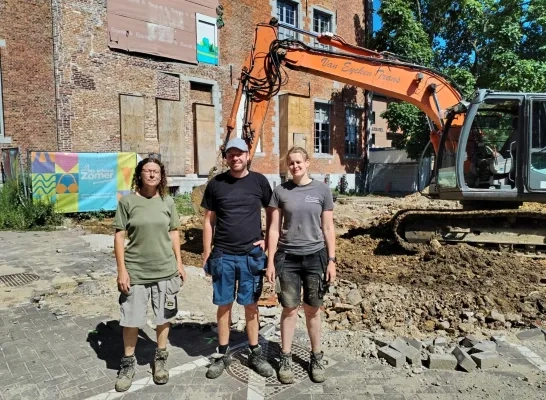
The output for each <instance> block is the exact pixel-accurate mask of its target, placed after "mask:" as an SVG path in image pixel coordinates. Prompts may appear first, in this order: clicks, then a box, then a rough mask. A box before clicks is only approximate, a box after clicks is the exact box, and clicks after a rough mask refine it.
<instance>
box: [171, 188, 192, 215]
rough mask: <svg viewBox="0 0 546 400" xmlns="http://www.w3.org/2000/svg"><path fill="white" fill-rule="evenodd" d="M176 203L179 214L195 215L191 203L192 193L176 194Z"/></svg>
mask: <svg viewBox="0 0 546 400" xmlns="http://www.w3.org/2000/svg"><path fill="white" fill-rule="evenodd" d="M174 204H175V205H176V211H178V214H179V215H184V216H191V215H194V214H195V213H194V211H193V205H192V203H191V194H190V193H184V194H180V195H178V196H174Z"/></svg>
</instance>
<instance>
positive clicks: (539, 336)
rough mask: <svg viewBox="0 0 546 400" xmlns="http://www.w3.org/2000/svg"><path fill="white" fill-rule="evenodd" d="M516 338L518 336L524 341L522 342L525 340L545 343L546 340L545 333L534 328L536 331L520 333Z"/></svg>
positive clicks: (530, 330)
mask: <svg viewBox="0 0 546 400" xmlns="http://www.w3.org/2000/svg"><path fill="white" fill-rule="evenodd" d="M516 336H517V338H518V339H519V340H522V341H523V340H528V341H535V340H539V341H544V338H545V335H544V332H543V331H542V329H540V328H534V329H529V330H527V331H522V332H520V333H518V334H517V335H516Z"/></svg>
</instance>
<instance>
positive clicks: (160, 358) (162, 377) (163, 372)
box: [154, 349, 169, 385]
mask: <svg viewBox="0 0 546 400" xmlns="http://www.w3.org/2000/svg"><path fill="white" fill-rule="evenodd" d="M168 357H169V352H168V351H167V350H162V349H156V351H155V358H154V383H155V384H156V385H164V384H165V383H167V382H169V370H168V369H167V367H166V366H165V364H167V358H168Z"/></svg>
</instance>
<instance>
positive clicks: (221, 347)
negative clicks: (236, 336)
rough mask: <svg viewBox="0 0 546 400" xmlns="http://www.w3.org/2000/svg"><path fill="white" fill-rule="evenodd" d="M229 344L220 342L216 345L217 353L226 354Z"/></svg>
mask: <svg viewBox="0 0 546 400" xmlns="http://www.w3.org/2000/svg"><path fill="white" fill-rule="evenodd" d="M228 347H229V344H220V345H218V353H220V354H226V352H227V349H228Z"/></svg>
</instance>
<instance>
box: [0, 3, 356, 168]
mask: <svg viewBox="0 0 546 400" xmlns="http://www.w3.org/2000/svg"><path fill="white" fill-rule="evenodd" d="M106 1H107V0H102V1H88V0H62V1H61V0H53V1H52V2H50V1H45V0H41V1H33V2H26V1H25V2H22V1H16V0H6V1H4V2H1V3H0V6H2V5H3V7H4V9H3V10H1V11H2V13H1V14H0V22H3V21H10V23H8V24H6V23H2V24H0V38H6V39H7V45H8V48H7V49H2V61H3V66H2V68H3V73H4V82H5V86H6V87H5V91H4V92H5V93H4V98H5V103H6V104H7V105H9V107H10V109H9V111H8V106H6V134H7V135H8V136H9V135H12V136H13V137H14V139H16V140H17V142H18V143H21V144H22V145H23V146H27V147H32V148H43V149H51V150H55V149H57V142H56V139H57V136H56V129H55V105H54V104H55V102H54V95H55V91H54V84H53V74H54V72H53V66H52V60H53V56H52V49H53V48H55V49H56V52H55V54H54V57H55V62H56V80H57V91H58V99H57V113H58V120H57V124H58V134H59V138H58V139H59V140H58V149H59V150H61V151H119V150H120V148H121V147H120V116H119V95H120V93H128V94H138V95H142V96H144V98H145V108H146V115H145V137H146V149H147V150H148V151H150V152H157V151H158V150H159V145H158V138H157V114H156V107H155V101H156V100H155V99H156V98H157V97H160V98H166V99H172V100H176V99H178V98H180V100H181V101H183V102H184V104H185V108H186V113H185V118H186V121H185V126H186V135H185V143H186V146H187V148H186V152H185V154H186V162H185V164H186V173H188V174H189V173H194V160H193V157H194V151H193V149H194V135H193V121H192V110H191V105H192V102H194V101H196V99H193V98H192V94H191V90H190V85H189V83H188V81H187V77H196V78H201V79H205V80H208V81H215V82H217V84H218V87H219V89H220V95H221V115H222V121H221V127H225V125H226V123H227V119H228V117H229V114H230V112H231V109H232V107H233V98H234V94H235V87H236V85H237V82H238V80H237V79H238V77H239V75H240V72H241V65H242V63H243V61H244V59H245V58H246V57H247V56H248V54H249V52H250V48H251V46H252V42H253V37H254V30H255V26H256V24H257V23H260V22H269V20H270V19H271V17H272V15H273V12H272V4H274V2H273V1H270V0H240V1H223V0H220V3H221V4H222V5H223V6H224V15H223V19H224V22H225V26H224V27H223V28H222V29H220V30H219V48H220V66H218V67H216V66H209V65H191V64H184V63H180V62H170V61H168V60H165V59H158V58H154V57H151V56H147V55H133V54H127V53H124V52H121V51H112V50H110V49H109V48H108V46H107V21H106ZM27 3H32V5H30V4H28V5H27ZM23 4H24V5H23ZM50 4H52V5H53V6H52V7H50ZM314 5H320V6H321V7H322V8H324V9H328V10H331V11H332V13H334V15H336V16H337V18H336V27H337V29H336V33H337V34H339V35H341V36H343V37H344V38H345V39H346V40H347V41H348V42H350V43H355V42H356V39H355V38H356V32H359V30H358V29H356V30H355V26H358V25H359V24H360V23H359V22H358V21H362V16H363V14H364V10H363V2H362V1H361V0H307V1H301V4H300V6H299V13H300V15H301V16H302V19H303V26H300V27H301V28H303V29H306V30H311V29H312V6H314ZM6 10H9V12H8V13H7V14H6ZM274 11H275V13H276V8H275V10H274ZM29 15H30V18H28V16H29ZM52 16H53V32H54V33H53V39H54V40H53V42H54V43H52V29H51V25H52V23H51V22H52V21H51V18H52ZM24 17H26V19H27V20H28V24H30V25H28V26H27V25H25V24H26V21H23V20H24V19H25V18H24ZM38 17H39V18H38ZM13 21H17V23H15V24H14V23H13ZM355 21H357V22H355ZM2 26H9V27H10V30H9V31H5V32H3V31H2ZM14 26H16V28H15V29H14ZM29 44H31V45H29ZM53 44H54V45H55V47H54V46H53ZM16 49H19V52H16V51H15V50H16ZM21 51H22V52H23V53H21V54H23V55H21V56H20V55H18V54H20V52H21ZM33 57H35V58H33ZM30 59H32V60H36V61H35V62H28V60H30ZM21 71H23V72H22V73H21ZM169 74H174V76H173V75H169ZM178 74H180V75H182V77H181V79H180V80H179V79H178V76H177V75H178ZM30 77H34V79H30ZM37 77H39V79H36V78H37ZM10 82H11V83H10ZM178 82H179V85H178ZM309 83H310V96H311V98H312V99H314V98H317V99H323V100H331V101H332V102H333V104H332V115H331V117H332V123H331V131H332V147H333V156H332V157H331V158H330V159H316V160H314V161H313V168H312V169H313V171H314V172H324V173H327V172H330V173H343V172H352V171H354V169H355V167H356V166H357V164H358V160H346V159H344V158H343V156H342V155H343V149H344V136H345V124H344V120H345V104H348V103H357V104H359V105H363V94H362V93H363V92H362V90H360V89H358V90H354V88H348V89H347V90H344V91H343V93H342V91H341V89H342V88H343V85H341V84H338V85H336V84H334V82H332V81H331V80H328V79H322V78H317V77H315V76H311V75H309V74H305V73H298V72H293V71H290V72H289V83H288V85H286V86H285V87H284V88H283V89H284V90H285V91H288V92H292V93H296V94H300V95H309ZM8 85H11V89H9V88H8ZM178 86H179V87H178ZM10 90H11V91H10ZM27 93H32V94H31V95H27ZM276 107H277V105H276V102H272V104H271V107H270V108H269V114H268V116H267V118H266V121H265V124H264V135H263V136H262V138H261V144H262V152H263V153H265V156H257V157H256V158H255V160H254V162H253V169H255V170H257V171H260V172H263V173H267V174H276V173H278V170H279V169H278V165H279V154H276V149H277V148H278V140H277V139H276V138H274V132H277V130H278V126H276V125H277V124H278V122H277V121H278V116H275V110H276ZM313 126H314V124H313V121H312V120H310V121H309V130H310V131H311V132H312V129H313ZM340 155H341V156H340Z"/></svg>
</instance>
